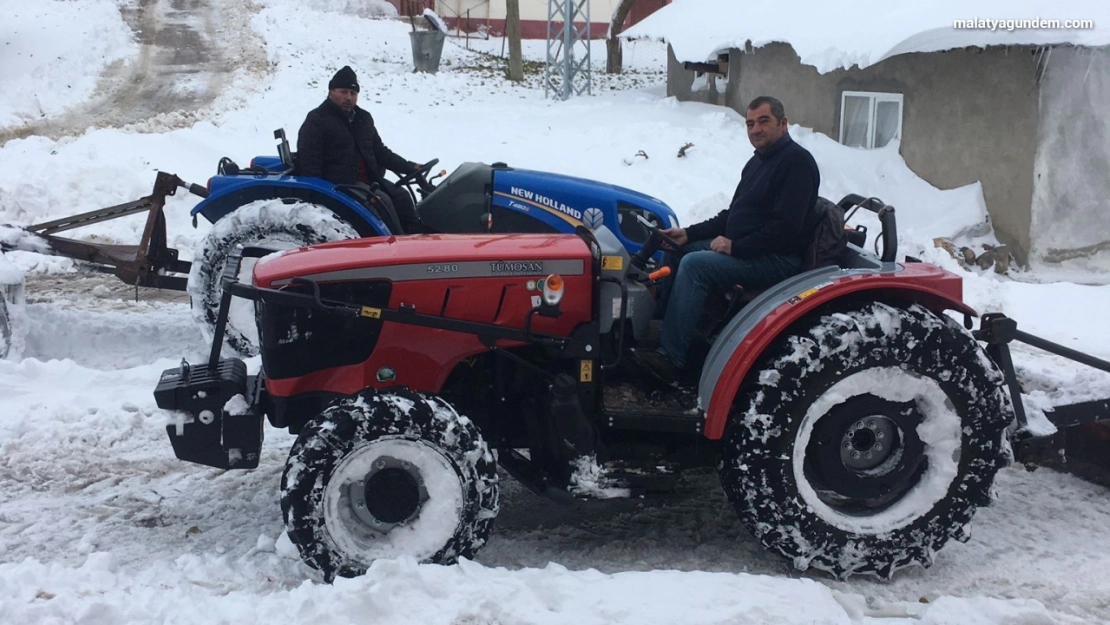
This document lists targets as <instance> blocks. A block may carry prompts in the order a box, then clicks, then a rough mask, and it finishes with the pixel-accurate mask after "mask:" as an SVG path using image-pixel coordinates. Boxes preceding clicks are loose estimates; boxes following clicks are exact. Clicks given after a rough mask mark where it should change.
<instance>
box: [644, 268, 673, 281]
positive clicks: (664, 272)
mask: <svg viewBox="0 0 1110 625" xmlns="http://www.w3.org/2000/svg"><path fill="white" fill-rule="evenodd" d="M669 275H671V268H670V267H660V268H659V269H656V270H655V271H653V272H651V273H649V274H648V279H649V280H659V279H662V278H666V277H667V276H669Z"/></svg>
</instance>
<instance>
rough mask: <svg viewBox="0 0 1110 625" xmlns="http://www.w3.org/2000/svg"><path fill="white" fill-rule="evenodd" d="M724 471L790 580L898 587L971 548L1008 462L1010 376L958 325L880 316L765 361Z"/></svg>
mask: <svg viewBox="0 0 1110 625" xmlns="http://www.w3.org/2000/svg"><path fill="white" fill-rule="evenodd" d="M753 380H754V383H753V384H752V385H751V386H750V387H749V388H748V389H747V392H746V393H745V394H744V395H743V396H742V397H741V398H740V399H739V401H738V402H737V405H736V407H735V409H734V413H733V414H732V416H731V418H730V422H729V424H728V427H727V429H726V432H725V440H724V445H723V446H722V459H721V462H720V465H719V469H720V475H721V480H722V483H723V485H724V489H725V491H726V493H727V495H728V497H729V499H730V501H731V502H732V504H733V506H734V507H735V508H736V511H737V513H738V514H739V516H740V520H741V522H742V523H743V524H744V525H745V526H746V527H747V528H748V530H750V531H751V532H752V534H753V535H755V537H756V538H757V539H758V540H759V541H760V542H761V543H762V544H763V546H764V547H766V548H767V549H769V550H771V551H773V552H777V553H779V554H781V555H783V556H785V557H786V558H787V559H789V560H790V561H791V562H792V563H793V564H794V565H795V567H797V568H799V569H803V570H804V569H807V568H809V567H814V568H817V569H821V570H824V571H828V572H830V573H832V574H833V575H836V576H837V577H841V578H843V577H847V576H849V575H852V574H857V573H866V574H872V575H876V576H879V577H884V578H889V577H890V576H891V575H892V574H893V573H894V571H896V570H897V569H899V568H902V567H906V566H910V565H920V566H929V565H931V564H932V559H933V554H934V553H935V552H936V551H937V550H939V549H940V548H941V547H942V546H944V544H945V543H946V542H947V541H948V540H949V539H950V538H953V537H955V538H957V539H964V540H966V538H967V536H968V527H969V524H970V521H971V517H972V515H973V514H974V512H975V509H976V508H978V507H979V506H982V505H986V504H987V503H989V501H990V486H991V483H992V482H993V480H994V476H995V473H996V472H997V471H998V470H999V468H1000V467H1002V466H1004V465H1005V464H1006V463H1007V462H1008V461H1009V459H1010V448H1009V443H1008V441H1007V439H1006V434H1005V431H1006V428H1007V427H1008V426H1009V425H1010V424H1011V422H1012V420H1013V416H1012V409H1011V406H1010V403H1009V399H1008V397H1007V395H1006V394H1005V393H1004V391H1003V385H1002V376H1001V374H1000V373H999V372H998V370H997V369H996V368H995V367H994V366H993V365H992V364H991V362H990V360H989V359H988V357H987V356H986V354H985V353H984V352H983V350H982V349H981V348H980V346H979V345H978V343H977V342H976V341H975V340H974V339H973V338H972V337H971V336H970V335H969V334H968V333H967V332H966V331H964V330H963V328H962V327H960V326H959V325H958V324H957V323H956V322H955V321H953V320H952V319H950V318H948V317H946V316H943V315H936V314H934V313H932V312H930V311H928V310H926V309H924V308H922V307H920V306H916V305H914V306H909V307H906V308H898V307H893V306H889V305H886V304H882V303H869V304H864V305H859V306H858V307H855V308H853V309H849V310H846V311H843V312H833V313H829V314H825V315H820V316H815V317H814V318H811V319H810V320H809V321H807V322H803V324H802V326H801V327H798V328H796V329H794V330H792V331H791V332H790V333H789V334H788V335H786V336H784V337H783V338H781V339H780V341H779V343H778V344H777V346H775V347H772V348H771V349H770V350H769V353H768V355H767V356H766V357H765V359H764V360H763V368H762V370H761V371H760V372H759V373H758V374H757V375H756V376H754V377H753Z"/></svg>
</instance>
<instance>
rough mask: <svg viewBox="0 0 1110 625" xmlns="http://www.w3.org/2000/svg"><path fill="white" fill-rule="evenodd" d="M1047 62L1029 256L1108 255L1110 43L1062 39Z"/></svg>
mask: <svg viewBox="0 0 1110 625" xmlns="http://www.w3.org/2000/svg"><path fill="white" fill-rule="evenodd" d="M1042 63H1043V66H1044V72H1043V75H1042V77H1041V85H1040V86H1041V89H1040V123H1039V125H1038V129H1037V130H1038V139H1039V141H1038V148H1037V156H1036V161H1035V162H1034V166H1033V172H1034V176H1033V180H1034V187H1033V215H1032V217H1033V219H1032V228H1031V233H1030V234H1031V236H1030V238H1031V240H1032V248H1033V249H1032V255H1033V256H1034V257H1035V258H1039V259H1040V260H1044V261H1048V262H1056V261H1063V260H1068V259H1070V258H1076V257H1080V256H1087V255H1090V254H1094V253H1099V254H1106V255H1110V226H1108V224H1110V126H1108V125H1107V118H1108V117H1110V48H1106V47H1103V48H1093V49H1092V48H1071V47H1066V46H1059V47H1056V48H1053V49H1052V50H1051V51H1050V52H1049V53H1048V55H1047V57H1045V58H1044V60H1043V62H1042Z"/></svg>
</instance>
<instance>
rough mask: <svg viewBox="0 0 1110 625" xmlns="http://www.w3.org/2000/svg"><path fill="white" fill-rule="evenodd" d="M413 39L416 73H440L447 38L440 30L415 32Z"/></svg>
mask: <svg viewBox="0 0 1110 625" xmlns="http://www.w3.org/2000/svg"><path fill="white" fill-rule="evenodd" d="M409 37H411V38H412V62H413V65H415V66H416V71H418V72H427V73H429V74H434V73H436V72H438V71H439V57H440V55H442V54H443V40H444V39H446V37H444V36H443V33H441V32H439V31H438V30H414V31H412V32H410V33H409Z"/></svg>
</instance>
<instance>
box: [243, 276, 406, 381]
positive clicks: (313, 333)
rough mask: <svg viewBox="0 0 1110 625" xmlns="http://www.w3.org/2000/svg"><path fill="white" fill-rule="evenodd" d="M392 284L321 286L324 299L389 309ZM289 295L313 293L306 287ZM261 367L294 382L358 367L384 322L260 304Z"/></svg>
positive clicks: (270, 374)
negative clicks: (323, 372) (318, 373)
mask: <svg viewBox="0 0 1110 625" xmlns="http://www.w3.org/2000/svg"><path fill="white" fill-rule="evenodd" d="M392 286H393V285H392V283H390V282H387V281H381V280H377V281H371V282H339V283H333V284H321V285H320V297H321V298H322V299H325V300H333V301H340V302H345V303H349V304H358V305H362V306H373V307H376V308H383V307H386V306H388V305H389V294H390V291H391V290H392ZM285 290H287V291H293V292H302V293H305V292H308V291H309V289H308V288H307V286H305V285H291V286H288V287H286V289H285ZM257 315H258V330H259V334H260V337H259V338H260V339H261V351H262V366H263V369H264V370H265V372H266V377H267V378H270V379H285V378H295V377H299V376H303V375H306V374H308V373H313V372H315V371H319V370H321V369H329V368H332V367H342V366H346V365H354V364H358V363H360V362H363V361H365V360H366V359H368V358H369V357H370V354H372V353H373V352H374V346H375V345H376V344H377V342H378V335H379V334H380V333H381V328H382V322H381V321H380V320H375V319H367V318H365V317H348V316H341V315H337V314H335V313H331V312H327V311H323V310H312V309H310V308H295V307H290V306H281V305H278V304H272V303H271V304H267V303H265V302H263V301H259V302H258V304H257Z"/></svg>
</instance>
